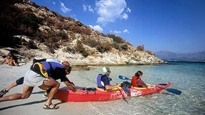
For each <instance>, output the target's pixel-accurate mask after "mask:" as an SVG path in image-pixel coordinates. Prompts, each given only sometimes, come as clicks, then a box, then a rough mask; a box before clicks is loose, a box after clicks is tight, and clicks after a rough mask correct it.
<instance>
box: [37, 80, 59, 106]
mask: <svg viewBox="0 0 205 115" xmlns="http://www.w3.org/2000/svg"><path fill="white" fill-rule="evenodd" d="M40 87H44V88H45V87H47V88H51V90H50V93H49V95H48V98H47V101H46V105H50V104H51V103H52V99H53V97H54V95H55V93H56V92H57V91H58V88H59V87H60V83H59V82H58V81H56V80H54V79H52V78H50V79H48V80H46V81H44V84H43V85H41V86H40Z"/></svg>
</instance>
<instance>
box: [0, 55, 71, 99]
mask: <svg viewBox="0 0 205 115" xmlns="http://www.w3.org/2000/svg"><path fill="white" fill-rule="evenodd" d="M41 61H46V62H56V63H61V62H60V61H58V60H55V59H49V58H48V59H47V58H44V59H39V60H37V59H34V60H33V64H34V63H35V62H41ZM61 64H62V65H63V66H66V65H70V64H69V62H68V61H63V62H62V63H61ZM31 67H32V66H31ZM23 81H24V77H21V78H19V79H17V80H16V81H15V82H13V83H11V84H10V85H9V86H8V87H6V88H4V89H2V90H1V91H0V97H2V96H4V95H5V94H6V93H8V92H9V90H11V89H12V88H14V87H16V86H18V85H22V84H23ZM70 83H72V84H73V85H74V83H73V82H70ZM48 93H49V90H46V91H45V93H44V96H45V97H47V96H48Z"/></svg>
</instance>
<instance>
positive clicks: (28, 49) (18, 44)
mask: <svg viewBox="0 0 205 115" xmlns="http://www.w3.org/2000/svg"><path fill="white" fill-rule="evenodd" d="M19 1H20V0H18V2H16V3H14V2H13V3H12V4H8V2H7V1H6V0H2V1H1V2H2V3H1V4H5V3H6V4H7V5H8V6H7V7H5V9H3V8H2V9H3V12H2V13H1V14H4V15H6V16H4V17H3V16H1V17H0V19H1V20H7V21H5V22H6V23H7V24H8V23H9V24H14V25H15V26H12V27H13V28H12V29H9V30H7V31H8V32H9V31H12V34H9V35H8V36H6V35H5V34H4V36H3V34H2V36H3V38H4V40H6V39H7V38H9V39H11V40H12V42H2V43H1V44H0V45H1V46H4V47H5V46H9V47H15V48H16V49H17V50H19V52H20V53H21V54H22V55H24V56H26V57H27V58H30V59H31V58H33V57H39V58H41V57H44V58H56V59H58V60H69V61H70V63H71V64H73V65H84V64H86V65H126V64H159V63H164V61H163V60H161V59H159V58H157V57H156V56H155V54H153V53H152V52H151V51H146V50H145V49H144V46H143V45H142V46H138V47H134V46H132V45H131V44H130V43H128V42H126V41H125V40H124V39H123V38H121V37H119V36H116V35H112V34H108V35H105V34H103V33H100V32H97V31H95V30H93V29H91V28H90V27H89V26H86V25H84V24H83V23H81V22H79V21H75V20H74V19H72V18H69V17H63V16H61V15H59V14H58V13H56V12H53V11H50V10H49V9H48V8H46V7H44V6H39V5H36V4H35V3H33V2H24V1H22V2H19ZM4 2H5V3H4ZM11 9H15V10H13V11H10V10H11ZM9 11H10V12H13V13H12V15H11V14H9V13H8V12H9ZM14 11H15V12H16V13H15V12H14ZM5 12H7V14H6V13H5ZM19 13H20V14H19ZM9 16H12V19H10V18H9V19H10V20H8V17H9ZM5 17H6V18H7V19H5ZM13 20H15V21H13ZM8 21H10V22H8ZM16 23H17V24H16ZM1 25H2V26H3V25H4V23H1ZM4 33H6V30H5V32H4ZM11 35H12V36H11Z"/></svg>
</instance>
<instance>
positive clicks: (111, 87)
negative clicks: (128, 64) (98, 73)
mask: <svg viewBox="0 0 205 115" xmlns="http://www.w3.org/2000/svg"><path fill="white" fill-rule="evenodd" d="M117 87H120V84H119V85H105V89H106V90H111V89H114V88H117Z"/></svg>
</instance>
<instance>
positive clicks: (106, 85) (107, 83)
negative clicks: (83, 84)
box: [102, 77, 120, 90]
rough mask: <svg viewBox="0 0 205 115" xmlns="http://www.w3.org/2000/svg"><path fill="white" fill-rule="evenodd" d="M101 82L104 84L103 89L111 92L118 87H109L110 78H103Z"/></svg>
mask: <svg viewBox="0 0 205 115" xmlns="http://www.w3.org/2000/svg"><path fill="white" fill-rule="evenodd" d="M102 82H103V83H104V87H105V89H106V90H111V89H113V88H117V87H119V86H120V85H110V83H109V82H110V78H109V77H103V78H102Z"/></svg>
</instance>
